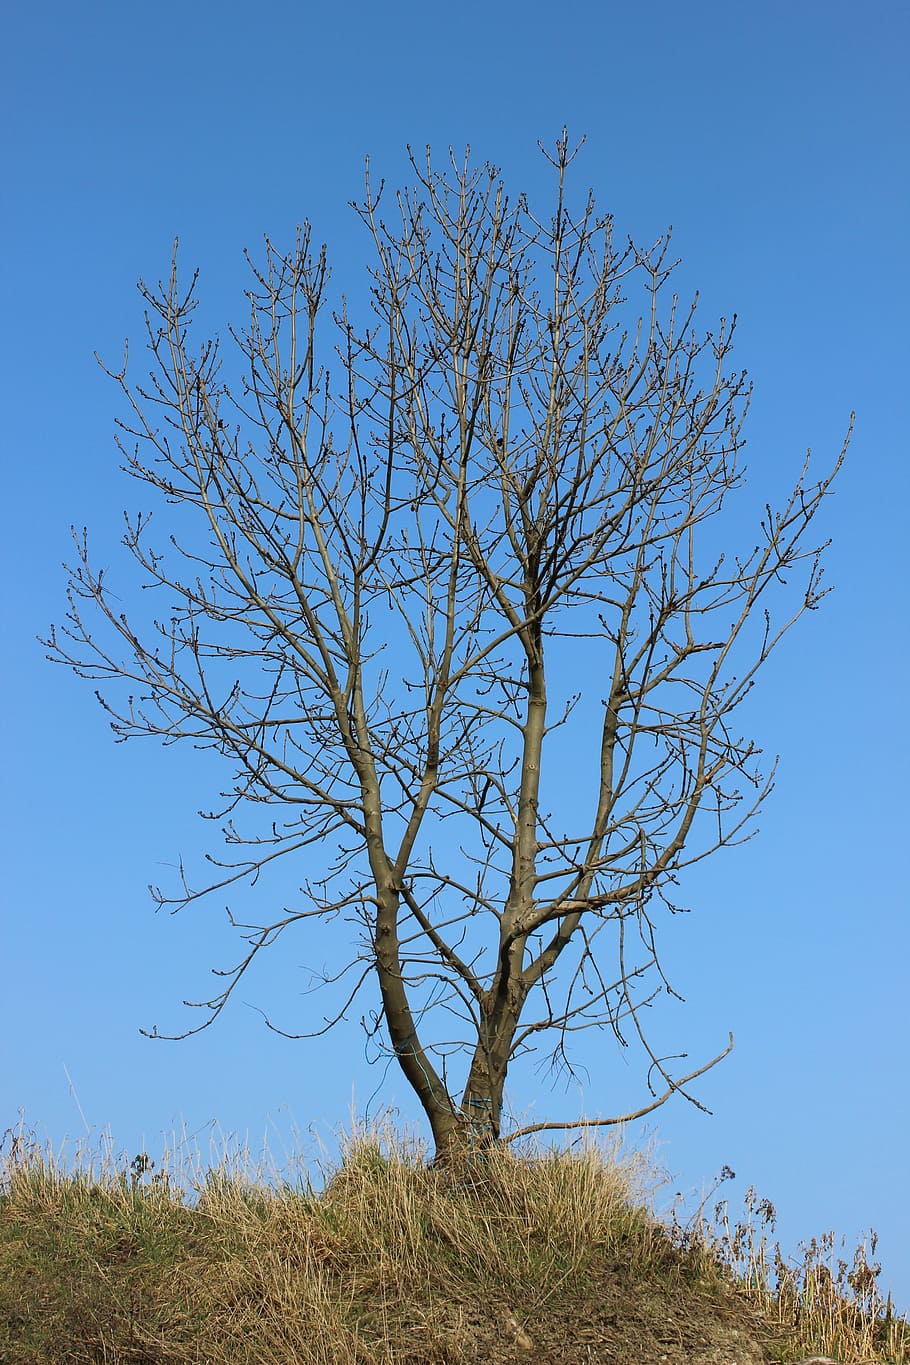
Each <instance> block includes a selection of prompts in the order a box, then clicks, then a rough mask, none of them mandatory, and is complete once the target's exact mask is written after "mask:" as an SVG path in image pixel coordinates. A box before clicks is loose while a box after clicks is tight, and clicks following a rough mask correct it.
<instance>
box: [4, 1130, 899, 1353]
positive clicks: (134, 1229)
mask: <svg viewBox="0 0 910 1365" xmlns="http://www.w3.org/2000/svg"><path fill="white" fill-rule="evenodd" d="M6 1145H7V1148H8V1151H7V1156H6V1161H5V1166H4V1169H3V1173H2V1187H0V1189H2V1193H0V1361H2V1362H4V1365H45V1363H47V1365H51V1363H53V1365H90V1363H91V1365H94V1362H102V1361H103V1362H129V1363H130V1365H189V1363H190V1362H200V1363H202V1365H222V1362H223V1363H224V1365H228V1362H232V1363H233V1362H244V1365H247V1363H248V1365H254V1363H255V1365H287V1362H298V1361H299V1362H306V1363H309V1362H312V1365H484V1363H485V1362H490V1363H491V1365H493V1363H494V1362H495V1365H511V1363H512V1362H529V1361H531V1362H533V1361H539V1362H552V1365H557V1362H558V1365H582V1363H583V1362H604V1365H606V1363H607V1362H610V1363H611V1365H612V1363H614V1362H615V1365H652V1363H653V1365H658V1362H665V1363H666V1365H768V1363H769V1362H772V1361H780V1362H792V1361H797V1360H800V1359H802V1358H805V1357H807V1356H809V1355H811V1354H813V1353H818V1354H822V1353H825V1354H829V1355H831V1356H834V1357H835V1358H836V1359H838V1360H842V1361H845V1362H850V1363H851V1365H854V1363H855V1362H859V1361H870V1362H871V1361H876V1362H892V1363H893V1365H907V1362H910V1332H908V1330H907V1326H906V1323H905V1322H904V1321H903V1320H901V1319H899V1318H896V1317H894V1316H892V1314H891V1312H890V1306H889V1305H886V1304H883V1303H882V1302H881V1299H880V1297H879V1295H878V1291H877V1284H876V1272H877V1267H875V1266H874V1265H873V1264H871V1263H870V1261H869V1257H868V1255H867V1249H866V1248H865V1247H860V1248H858V1249H857V1252H856V1255H855V1257H854V1258H853V1263H852V1265H848V1264H846V1263H844V1262H843V1261H841V1262H840V1263H838V1259H837V1257H836V1256H835V1254H834V1246H833V1239H831V1238H828V1239H822V1241H821V1242H820V1243H810V1244H809V1246H808V1249H807V1250H806V1252H805V1257H804V1261H803V1263H802V1265H800V1266H785V1265H784V1263H783V1261H782V1259H781V1257H780V1254H779V1252H777V1251H776V1248H774V1247H773V1246H770V1245H769V1241H768V1236H769V1228H770V1227H772V1226H773V1210H771V1207H770V1205H769V1204H768V1203H767V1201H754V1200H752V1201H750V1202H751V1208H750V1209H749V1210H748V1211H747V1215H746V1218H745V1220H744V1221H743V1222H741V1223H739V1224H738V1225H734V1226H731V1225H730V1222H729V1219H726V1220H725V1215H724V1212H723V1206H722V1205H721V1206H720V1208H719V1209H718V1219H719V1221H717V1222H716V1223H715V1225H714V1226H713V1227H708V1225H707V1224H706V1223H705V1222H704V1221H703V1220H699V1221H697V1222H696V1223H695V1224H694V1225H692V1226H689V1227H687V1228H683V1227H681V1226H679V1225H678V1224H674V1225H672V1226H667V1225H665V1224H663V1223H661V1222H659V1221H658V1220H657V1219H656V1218H655V1217H654V1216H653V1215H652V1214H651V1213H649V1212H648V1203H647V1195H648V1187H649V1184H653V1176H652V1174H651V1172H650V1170H649V1167H648V1164H647V1162H646V1161H645V1160H644V1159H643V1158H642V1157H640V1156H636V1155H622V1154H621V1153H619V1152H618V1151H617V1150H615V1149H614V1150H605V1149H603V1148H602V1147H598V1146H593V1145H589V1146H588V1147H586V1148H585V1149H584V1150H583V1151H581V1152H578V1153H574V1154H566V1153H562V1154H559V1153H556V1152H541V1151H538V1152H535V1153H533V1154H529V1153H525V1154H523V1156H521V1157H517V1156H515V1155H511V1154H509V1152H508V1150H506V1151H504V1152H502V1153H496V1154H494V1155H493V1156H492V1157H491V1158H490V1159H489V1160H486V1161H484V1162H477V1163H476V1164H475V1166H474V1167H472V1169H471V1171H470V1172H469V1177H470V1178H468V1179H462V1180H461V1181H459V1182H457V1183H456V1182H454V1181H453V1180H452V1179H451V1178H449V1177H447V1176H446V1175H445V1174H443V1173H441V1172H437V1171H433V1170H431V1169H428V1168H427V1166H426V1164H425V1161H424V1159H423V1153H422V1152H421V1151H420V1149H419V1148H418V1147H416V1146H415V1145H414V1144H411V1143H408V1142H407V1141H405V1140H404V1139H401V1138H399V1137H396V1136H395V1135H394V1134H391V1133H388V1132H386V1133H378V1132H375V1131H374V1132H371V1133H364V1132H361V1133H359V1134H355V1136H354V1137H353V1138H352V1139H349V1140H348V1141H347V1142H346V1144H345V1148H344V1155H343V1160H342V1162H341V1164H340V1165H339V1166H338V1167H337V1168H336V1169H334V1170H328V1171H326V1172H325V1176H326V1180H325V1187H324V1189H322V1190H321V1191H319V1192H318V1193H317V1191H316V1190H315V1189H314V1188H313V1186H312V1184H311V1183H310V1182H309V1181H308V1180H307V1179H306V1178H304V1179H302V1180H300V1181H296V1180H295V1181H293V1182H291V1181H288V1180H287V1179H285V1180H283V1181H276V1180H275V1179H274V1178H271V1179H269V1178H267V1176H266V1175H265V1174H263V1172H262V1171H261V1170H251V1169H250V1166H249V1163H248V1162H247V1161H246V1160H245V1158H243V1157H241V1159H240V1160H239V1161H238V1160H237V1159H236V1158H235V1159H234V1160H233V1161H228V1160H226V1161H225V1162H224V1163H223V1164H222V1166H221V1167H220V1168H219V1169H216V1170H211V1169H209V1170H208V1171H203V1170H199V1169H195V1170H187V1169H186V1167H185V1166H184V1169H182V1170H177V1169H175V1168H174V1163H173V1162H172V1161H170V1160H168V1159H167V1158H166V1159H165V1160H164V1161H163V1162H162V1167H161V1170H157V1169H156V1168H155V1167H154V1166H153V1164H152V1163H151V1162H150V1160H149V1159H148V1157H147V1156H146V1155H145V1154H141V1155H140V1156H138V1157H136V1158H135V1159H134V1160H133V1161H132V1162H131V1163H128V1164H127V1163H124V1164H122V1165H121V1166H120V1168H119V1169H118V1168H116V1167H115V1166H114V1165H113V1164H112V1163H111V1162H110V1161H107V1162H100V1163H99V1161H98V1160H95V1161H94V1162H92V1161H90V1160H88V1159H86V1158H85V1157H83V1158H81V1159H80V1160H78V1161H77V1162H76V1163H75V1164H73V1165H71V1166H69V1167H65V1166H64V1164H63V1163H62V1162H61V1161H60V1160H59V1159H54V1158H53V1157H52V1156H51V1155H49V1154H48V1153H47V1152H44V1151H41V1150H39V1149H38V1148H37V1147H36V1146H35V1145H34V1144H32V1143H30V1142H29V1141H28V1140H27V1138H26V1137H25V1135H24V1134H22V1133H21V1131H20V1132H19V1133H18V1134H12V1135H9V1136H8V1140H7V1144H6ZM872 1250H873V1251H874V1247H873V1248H872Z"/></svg>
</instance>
